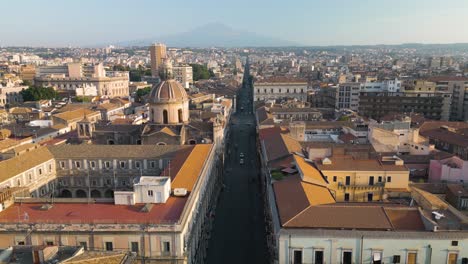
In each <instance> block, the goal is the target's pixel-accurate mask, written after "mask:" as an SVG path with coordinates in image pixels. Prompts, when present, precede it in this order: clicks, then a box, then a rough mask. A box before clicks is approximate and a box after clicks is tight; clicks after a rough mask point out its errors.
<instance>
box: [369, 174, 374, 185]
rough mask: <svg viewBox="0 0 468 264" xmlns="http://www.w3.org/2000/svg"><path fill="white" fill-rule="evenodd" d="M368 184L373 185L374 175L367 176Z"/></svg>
mask: <svg viewBox="0 0 468 264" xmlns="http://www.w3.org/2000/svg"><path fill="white" fill-rule="evenodd" d="M369 185H371V186H372V185H374V176H369Z"/></svg>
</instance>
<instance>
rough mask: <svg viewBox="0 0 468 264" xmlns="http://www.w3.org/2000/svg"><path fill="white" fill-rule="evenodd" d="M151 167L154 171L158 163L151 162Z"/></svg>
mask: <svg viewBox="0 0 468 264" xmlns="http://www.w3.org/2000/svg"><path fill="white" fill-rule="evenodd" d="M150 166H151V168H152V169H154V168H156V162H154V161H151V163H150Z"/></svg>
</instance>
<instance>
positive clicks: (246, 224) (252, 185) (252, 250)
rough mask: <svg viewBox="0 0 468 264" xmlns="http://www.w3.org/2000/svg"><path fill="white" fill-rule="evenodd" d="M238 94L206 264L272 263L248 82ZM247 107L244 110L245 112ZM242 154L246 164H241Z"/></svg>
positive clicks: (250, 89)
mask: <svg viewBox="0 0 468 264" xmlns="http://www.w3.org/2000/svg"><path fill="white" fill-rule="evenodd" d="M248 75H249V72H248V65H247V66H246V72H245V74H244V80H245V81H244V85H243V87H242V88H241V91H240V93H239V95H238V102H237V103H238V108H237V109H238V112H237V113H236V114H234V116H233V117H232V119H231V120H232V121H231V125H232V127H231V136H230V139H229V141H228V144H227V148H228V150H230V154H229V155H228V156H227V157H226V160H225V173H224V190H223V191H222V192H221V194H220V197H219V200H218V205H217V208H216V215H215V220H214V227H213V231H212V233H211V240H210V242H209V248H208V256H207V261H206V263H208V264H221V263H236V264H240V263H255V264H262V263H268V259H267V248H266V241H265V237H266V235H265V224H264V216H263V202H262V197H261V187H260V185H259V168H260V165H259V164H258V160H257V150H256V135H255V133H256V132H255V121H254V116H253V114H252V113H253V111H252V101H251V98H252V88H251V87H250V84H249V81H247V80H248V77H247V76H248ZM241 108H243V110H242V109H241ZM241 153H243V154H244V158H243V160H244V164H240V159H241V157H240V156H241Z"/></svg>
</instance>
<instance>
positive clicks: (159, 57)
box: [150, 43, 167, 77]
mask: <svg viewBox="0 0 468 264" xmlns="http://www.w3.org/2000/svg"><path fill="white" fill-rule="evenodd" d="M150 56H151V75H152V76H153V77H157V76H159V69H160V67H161V66H162V64H163V60H164V59H166V58H167V55H166V45H164V44H161V43H156V44H153V45H151V47H150Z"/></svg>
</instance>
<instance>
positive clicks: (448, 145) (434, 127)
mask: <svg viewBox="0 0 468 264" xmlns="http://www.w3.org/2000/svg"><path fill="white" fill-rule="evenodd" d="M467 130H468V124H467V123H466V122H424V123H423V124H422V125H421V126H420V127H419V134H420V135H421V136H423V137H424V138H427V139H428V140H429V143H430V144H432V145H434V146H435V148H436V149H438V150H441V151H446V152H448V153H452V154H455V155H457V156H458V157H460V158H461V159H463V160H468V134H467Z"/></svg>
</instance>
